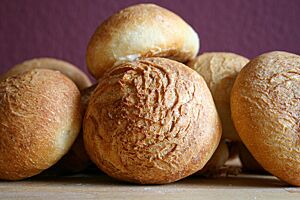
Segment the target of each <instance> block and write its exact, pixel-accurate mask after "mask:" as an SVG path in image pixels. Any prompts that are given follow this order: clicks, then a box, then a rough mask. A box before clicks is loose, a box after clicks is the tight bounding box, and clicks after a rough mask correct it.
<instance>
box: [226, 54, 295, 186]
mask: <svg viewBox="0 0 300 200" xmlns="http://www.w3.org/2000/svg"><path fill="white" fill-rule="evenodd" d="M231 111H232V118H233V122H234V125H235V127H236V129H237V131H238V133H239V136H240V137H241V139H242V141H243V142H244V144H245V145H246V147H247V149H248V150H249V151H250V153H251V154H252V155H253V156H254V158H255V159H256V160H257V161H258V162H259V164H261V165H262V167H263V168H264V169H266V170H267V171H269V172H270V173H272V174H273V175H275V176H277V177H278V178H280V179H282V180H284V181H286V182H288V183H290V184H293V185H297V186H300V164H299V163H300V139H299V116H300V56H299V55H295V54H292V53H287V52H280V51H276V52H270V53H266V54H263V55H260V56H258V57H257V58H255V59H253V60H251V61H250V62H249V63H248V64H247V65H246V66H245V67H244V68H243V69H242V70H241V72H240V73H239V75H238V77H237V79H236V81H235V83H234V86H233V88H232V94H231Z"/></svg>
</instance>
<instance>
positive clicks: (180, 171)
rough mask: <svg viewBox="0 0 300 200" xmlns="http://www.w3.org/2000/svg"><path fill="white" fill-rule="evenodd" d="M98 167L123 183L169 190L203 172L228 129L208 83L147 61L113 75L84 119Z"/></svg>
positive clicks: (168, 63) (160, 61)
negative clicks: (169, 186) (223, 128)
mask: <svg viewBox="0 0 300 200" xmlns="http://www.w3.org/2000/svg"><path fill="white" fill-rule="evenodd" d="M83 126H84V143H85V147H86V150H87V152H88V154H89V155H90V158H91V159H92V161H93V162H94V163H95V164H96V165H97V166H98V167H99V168H100V169H101V170H103V171H104V172H106V173H107V174H108V175H110V176H112V177H115V178H117V179H120V180H124V181H129V182H135V183H142V184H162V183H170V182H173V181H176V180H179V179H182V178H184V177H186V176H188V175H190V174H192V173H194V172H196V171H198V170H200V169H201V168H202V167H203V166H204V165H205V164H206V162H207V161H208V160H209V159H210V157H211V156H212V154H213V152H214V151H215V149H216V148H217V146H218V144H219V141H220V137H221V124H220V120H219V118H218V115H217V111H216V108H215V105H214V102H213V99H212V96H211V94H210V91H209V89H208V88H207V86H206V83H205V82H204V80H203V79H202V77H201V76H200V75H199V74H197V73H196V72H195V71H194V70H192V69H190V68H188V67H187V66H185V65H184V64H181V63H178V62H176V61H173V60H169V59H164V58H145V59H141V60H139V61H135V62H127V63H123V64H121V65H119V66H117V67H114V68H112V69H111V70H109V71H108V72H107V73H106V74H105V75H104V76H103V78H101V79H100V81H99V84H98V86H97V88H96V89H95V91H94V92H93V94H92V96H91V99H90V102H89V105H88V109H87V112H86V115H85V118H84V125H83Z"/></svg>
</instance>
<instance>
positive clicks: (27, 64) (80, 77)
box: [0, 58, 92, 90]
mask: <svg viewBox="0 0 300 200" xmlns="http://www.w3.org/2000/svg"><path fill="white" fill-rule="evenodd" d="M40 68H41V69H52V70H57V71H60V72H61V73H63V74H64V75H66V76H68V77H69V78H70V79H71V80H72V81H73V82H74V83H75V84H76V85H77V87H78V88H79V89H80V90H82V89H84V88H87V87H89V86H91V85H92V83H91V81H90V79H89V78H88V77H87V76H86V75H85V74H84V73H83V72H82V71H81V70H80V69H78V68H77V67H75V66H74V65H72V64H70V63H68V62H66V61H62V60H58V59H55V58H34V59H31V60H26V61H24V62H22V63H20V64H18V65H16V66H14V67H12V68H11V69H10V70H9V71H8V72H6V73H5V74H3V75H1V76H0V81H1V80H4V79H6V78H7V77H9V76H12V75H15V74H19V73H23V72H25V71H28V70H31V69H40Z"/></svg>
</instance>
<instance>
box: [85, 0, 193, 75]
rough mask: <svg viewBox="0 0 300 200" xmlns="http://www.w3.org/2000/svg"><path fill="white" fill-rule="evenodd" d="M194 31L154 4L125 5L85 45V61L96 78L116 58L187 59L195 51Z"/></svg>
mask: <svg viewBox="0 0 300 200" xmlns="http://www.w3.org/2000/svg"><path fill="white" fill-rule="evenodd" d="M198 50H199V38H198V35H197V33H196V32H195V31H194V30H193V29H192V27H190V26H189V25H188V24H187V23H186V22H185V21H183V19H181V18H180V17H179V16H177V15H176V14H175V13H173V12H171V11H169V10H167V9H165V8H162V7H159V6H157V5H154V4H138V5H134V6H131V7H128V8H125V9H123V10H121V11H119V12H118V13H116V14H114V15H113V16H111V17H110V18H108V19H107V20H106V21H104V22H103V23H102V24H101V25H100V26H99V27H98V28H97V30H96V32H95V33H94V34H93V36H92V38H91V39H90V42H89V44H88V48H87V55H86V59H87V65H88V69H89V71H90V72H91V73H92V75H93V76H94V77H95V78H100V77H101V76H102V75H103V73H104V72H105V71H106V70H107V69H109V68H110V67H112V66H113V65H114V64H115V63H116V62H117V63H119V62H123V61H128V60H129V61H132V60H135V59H137V58H139V57H154V56H157V57H167V58H170V59H173V60H177V61H180V62H186V61H188V60H190V59H192V58H194V57H195V56H196V55H197V52H198Z"/></svg>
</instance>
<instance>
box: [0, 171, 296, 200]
mask: <svg viewBox="0 0 300 200" xmlns="http://www.w3.org/2000/svg"><path fill="white" fill-rule="evenodd" d="M0 199H46V200H50V199H75V200H76V199H143V200H148V199H149V200H156V199H187V200H190V199H191V200H192V199H207V200H209V199H217V200H223V199H230V200H233V199H242V200H244V199H272V200H273V199H284V200H285V199H297V200H300V188H298V187H293V186H289V185H287V184H286V183H284V182H282V181H280V180H278V179H276V178H275V177H273V176H253V175H238V176H230V177H219V178H202V177H197V176H192V177H189V178H186V179H183V180H181V181H178V182H176V183H173V184H167V185H133V184H128V183H124V182H118V181H116V180H114V179H112V178H110V177H108V176H106V175H97V176H96V175H76V176H70V177H36V178H32V179H28V180H24V181H18V182H7V181H2V182H0Z"/></svg>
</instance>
